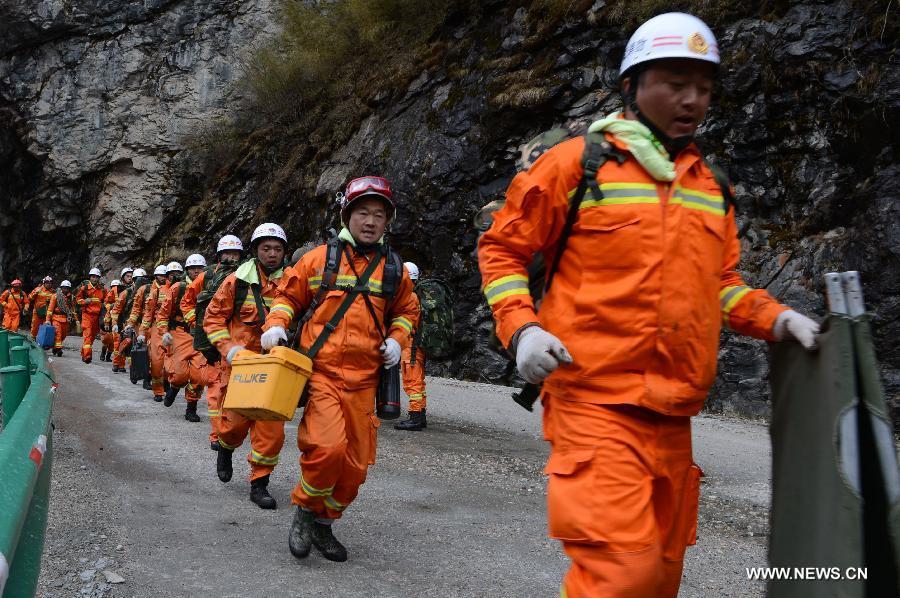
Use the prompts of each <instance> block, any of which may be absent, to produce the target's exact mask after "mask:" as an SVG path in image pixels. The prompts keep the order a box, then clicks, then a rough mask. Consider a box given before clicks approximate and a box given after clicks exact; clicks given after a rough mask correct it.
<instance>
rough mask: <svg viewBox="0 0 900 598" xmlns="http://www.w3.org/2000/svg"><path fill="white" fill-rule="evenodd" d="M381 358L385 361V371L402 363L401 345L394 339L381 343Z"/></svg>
mask: <svg viewBox="0 0 900 598" xmlns="http://www.w3.org/2000/svg"><path fill="white" fill-rule="evenodd" d="M379 348H380V349H381V357H382V359H384V369H389V368H392V367H394V366H395V365H397V364H398V363H400V343H398V342H397V341H395V340H394V339H392V338H389V339H387V340H385V341H384V342H383V343H381V347H379Z"/></svg>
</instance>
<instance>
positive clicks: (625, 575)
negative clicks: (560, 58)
mask: <svg viewBox="0 0 900 598" xmlns="http://www.w3.org/2000/svg"><path fill="white" fill-rule="evenodd" d="M718 64H719V52H718V47H717V45H716V40H715V38H714V37H713V34H712V32H711V31H710V30H709V28H708V27H707V26H706V25H705V24H704V23H703V22H702V21H700V20H699V19H697V18H695V17H693V16H691V15H687V14H682V13H668V14H663V15H659V16H657V17H654V18H653V19H650V20H649V21H647V22H646V23H644V24H643V25H642V26H641V27H640V28H639V29H638V30H637V31H636V32H635V34H634V35H633V36H632V38H631V40H629V43H628V46H627V48H626V50H625V56H624V59H623V63H622V68H621V70H620V77H621V85H622V94H623V100H624V104H625V107H626V110H625V113H624V114H614V115H612V116H610V117H607V118H605V119H602V120H600V121H598V122H596V123H594V124H593V125H591V127H589V129H588V131H589V132H588V135H586V136H585V137H578V138H575V139H571V140H569V141H565V142H563V143H560V144H559V145H557V146H555V147H554V148H552V149H550V150H549V151H547V152H546V153H545V154H543V155H542V156H541V157H540V158H539V159H538V160H537V161H536V162H535V163H534V165H533V166H532V167H531V168H530V169H529V170H528V171H527V172H522V173H519V174H518V175H516V177H515V178H514V179H513V181H512V183H511V184H510V186H509V189H508V190H507V194H506V204H505V205H504V207H503V208H501V209H500V210H499V211H498V212H497V213H496V214H495V215H494V221H493V224H492V226H491V228H490V229H489V230H488V231H487V232H486V233H485V234H484V236H482V238H481V240H480V242H479V250H478V258H479V264H480V268H481V272H482V281H483V284H484V293H485V296H486V298H487V301H488V304H489V305H490V306H491V309H492V311H493V313H494V317H495V319H496V321H497V334H498V336H499V338H500V340H501V341H502V342H503V344H504V345H505V346H506V347H508V348H509V349H510V351H511V352H512V353H513V354H514V355H515V358H516V365H517V367H518V369H519V372H520V373H521V374H522V376H523V377H524V378H525V380H526V381H528V382H530V383H533V384H537V383H540V382H543V383H544V387H543V394H542V401H543V406H544V415H543V417H544V422H543V424H544V436H545V438H546V439H547V440H548V441H549V442H550V443H551V453H550V459H549V461H548V462H547V466H546V469H545V472H546V473H547V474H549V476H550V479H549V484H548V489H547V501H548V519H549V528H550V535H551V536H552V537H554V538H557V539H559V540H561V541H562V542H563V548H564V550H565V552H566V554H567V555H568V556H569V558H570V559H571V560H572V565H571V567H570V569H569V571H568V573H567V574H566V576H565V579H564V580H563V588H562V595H563V596H568V597H569V598H576V597H577V598H581V597H585V596H604V597H626V596H627V597H635V596H647V597H650V596H653V597H674V596H676V595H677V594H678V586H679V583H680V581H681V572H682V562H683V558H684V553H685V549H686V547H687V546H688V545H690V544H693V543H694V541H695V534H696V527H697V505H698V498H699V490H700V477H701V471H700V468H699V467H697V465H695V464H694V463H693V460H692V455H691V428H690V425H691V424H690V416H692V415H696V414H697V413H698V412H699V411H700V409H701V407H702V406H703V402H704V400H705V398H706V394H707V391H708V390H709V387H710V385H711V384H712V382H713V380H714V378H715V373H716V357H717V347H718V340H719V329H720V322H721V323H723V324H725V325H726V326H727V327H729V328H731V329H732V330H735V331H737V332H739V333H742V334H747V335H750V336H754V337H757V338H762V339H766V340H770V341H774V340H782V339H787V338H794V339H796V340H798V341H799V342H800V343H802V344H803V345H804V346H805V347H806V348H807V349H812V348H814V347H815V344H816V339H815V335H816V334H817V333H818V325H817V324H816V323H815V322H814V321H812V320H810V319H809V318H807V317H805V316H803V315H800V314H799V313H797V312H795V311H792V310H789V309H788V308H787V307H784V306H782V305H779V304H778V303H777V302H776V301H775V300H774V299H773V298H772V297H771V296H769V295H768V293H766V292H765V291H763V290H754V289H751V288H750V287H748V286H747V285H746V284H745V283H744V281H743V280H742V279H741V277H740V275H739V274H738V273H737V271H736V270H735V268H736V267H737V264H738V260H739V257H740V245H739V244H738V240H737V229H736V226H735V220H734V209H733V206H731V205H730V201H729V196H730V195H731V190H730V188H729V187H728V185H727V184H725V185H722V184H721V183H720V181H719V180H717V177H716V175H715V174H714V173H713V172H712V171H711V170H710V168H709V167H708V166H707V165H706V163H705V162H704V161H703V158H702V156H701V155H700V152H699V150H698V149H697V146H696V145H695V144H694V143H693V136H694V133H695V131H696V129H697V127H698V126H699V125H700V123H702V122H703V119H704V118H705V116H706V111H707V108H708V107H709V103H710V98H711V93H712V89H713V85H714V81H715V75H716V70H717V67H718ZM607 158H608V159H607ZM720 178H721V177H720ZM570 198H571V202H570ZM537 252H542V253H543V254H544V255H545V256H546V257H547V262H548V263H549V264H551V265H550V267H549V268H548V274H547V279H546V282H545V289H546V290H545V294H544V297H543V301H542V303H541V306H540V312H539V313H536V311H535V307H534V301H533V300H532V297H531V295H530V294H529V287H528V282H529V281H528V277H527V266H528V264H529V262H530V261H531V259H532V257H533V256H534V254H535V253H537Z"/></svg>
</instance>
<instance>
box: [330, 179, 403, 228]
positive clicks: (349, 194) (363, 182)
mask: <svg viewBox="0 0 900 598" xmlns="http://www.w3.org/2000/svg"><path fill="white" fill-rule="evenodd" d="M370 195H374V196H376V197H380V198H381V199H382V200H383V201H384V205H385V207H386V208H387V213H388V214H387V217H388V222H390V221H391V220H393V219H394V212H395V210H396V208H395V206H394V194H393V192H391V184H390V183H389V182H388V180H387V179H385V178H382V177H380V176H364V177H359V178H358V179H353V180H352V181H350V182H349V183H347V189H346V190H345V191H344V194H343V196H341V223H342V224H345V225H346V223H347V222H348V220H349V217H350V208H351V207H352V206H353V203H354V202H355V201H356V200H358V199H360V198H363V197H367V196H370Z"/></svg>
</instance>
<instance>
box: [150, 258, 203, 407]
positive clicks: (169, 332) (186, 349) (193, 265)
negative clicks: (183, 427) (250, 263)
mask: <svg viewBox="0 0 900 598" xmlns="http://www.w3.org/2000/svg"><path fill="white" fill-rule="evenodd" d="M204 268H206V260H205V259H204V258H203V256H202V255H199V254H197V253H195V254H192V255H190V256H188V258H187V260H186V261H185V270H187V279H186V280H181V279H180V278H181V277H180V276H178V275H177V274H176V273H172V274H170V275H169V281H170V284H171V285H172V286H171V287H170V288H169V295H168V297H166V300H165V302H164V303H163V305H162V307H161V308H160V315H159V333H160V334H161V335H162V337H161V339H162V340H161V342H162V346H163V347H164V348H165V353H166V357H165V364H164V368H163V369H164V370H165V372H166V376H167V379H168V381H169V388H168V390H166V397H165V399H164V400H163V405H164V406H166V407H171V406H172V404H173V403H174V402H175V397H176V396H177V395H178V391H179V390H181V389H182V388H184V389H185V390H184V400H185V401H186V402H187V407H186V408H185V411H184V419H186V420H187V421H189V422H199V421H200V416H199V415H197V401H199V400H200V397H201V396H202V395H203V386H201V385H199V384H197V383H196V380H195V381H194V382H192V381H191V377H190V369H191V366H192V365H193V367H199V366H201V365H202V364H205V362H206V360H205V358H204V357H203V356H202V355H201V354H200V353H198V352H197V351H196V350H195V349H194V337H193V336H191V332H190V324H188V322H187V320H186V319H185V317H184V314H183V313H182V311H181V300H182V299H183V298H184V294H185V291H186V289H187V287H188V285H190V284H191V282H192V281H193V280H194V279H195V278H197V276H199V275H200V274H201V273H202V272H203V269H204ZM195 362H196V363H195ZM201 362H202V363H201Z"/></svg>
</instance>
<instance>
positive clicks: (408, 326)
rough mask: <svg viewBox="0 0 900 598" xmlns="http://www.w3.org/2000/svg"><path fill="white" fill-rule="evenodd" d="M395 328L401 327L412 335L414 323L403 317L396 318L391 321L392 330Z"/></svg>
mask: <svg viewBox="0 0 900 598" xmlns="http://www.w3.org/2000/svg"><path fill="white" fill-rule="evenodd" d="M394 326H399V327H400V328H402V329H403V330H405V331H406V332H408V333H410V334H412V329H413V325H412V321H411V320H410V319H409V318H404V317H403V316H400V317H399V318H394V319H393V320H391V328H393V327H394Z"/></svg>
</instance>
